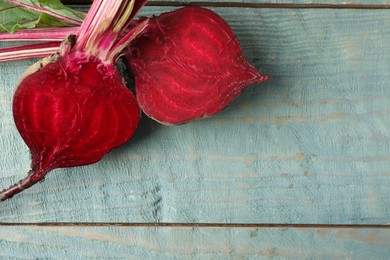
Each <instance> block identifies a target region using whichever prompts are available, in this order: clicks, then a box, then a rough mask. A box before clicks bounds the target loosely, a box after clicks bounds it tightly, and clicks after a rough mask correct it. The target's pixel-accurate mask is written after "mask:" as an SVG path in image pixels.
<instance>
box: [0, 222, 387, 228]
mask: <svg viewBox="0 0 390 260" xmlns="http://www.w3.org/2000/svg"><path fill="white" fill-rule="evenodd" d="M2 226H3V227H4V226H14V227H20V226H41V227H50V226H53V227H58V226H63V227H134V228H136V227H161V228H164V227H165V228H258V229H265V228H267V229H268V228H275V229H284V228H297V229H302V228H306V229H330V228H331V229H390V224H389V225H387V224H384V225H379V224H361V225H359V224H265V223H264V224H261V223H259V224H246V223H231V224H223V223H124V222H123V223H121V222H118V223H114V222H95V223H94V222H37V223H11V222H2V223H0V227H2Z"/></svg>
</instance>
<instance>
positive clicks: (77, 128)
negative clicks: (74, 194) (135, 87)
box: [0, 52, 140, 201]
mask: <svg viewBox="0 0 390 260" xmlns="http://www.w3.org/2000/svg"><path fill="white" fill-rule="evenodd" d="M13 113H14V119H15V123H16V126H17V128H18V130H19V132H20V134H21V136H22V138H23V139H24V141H25V143H26V144H27V146H28V147H29V148H30V151H31V156H32V170H31V172H30V174H29V176H28V177H27V178H26V179H24V180H22V181H21V182H19V183H18V184H16V185H14V186H13V187H11V188H10V189H8V191H3V192H2V193H0V201H2V200H5V199H7V198H10V197H12V196H13V195H15V194H16V193H18V192H20V191H22V190H23V189H25V188H28V187H30V186H32V185H33V184H34V183H36V182H38V181H40V180H42V179H43V178H44V176H45V175H46V174H47V172H49V171H50V170H53V169H55V168H63V167H73V166H80V165H86V164H91V163H94V162H97V161H99V160H100V159H101V158H102V157H103V155H104V154H106V153H108V152H109V151H110V150H111V149H113V148H115V147H117V146H119V145H121V144H123V143H125V142H126V141H128V140H129V139H130V137H131V136H132V135H133V133H134V131H135V129H136V127H137V125H138V122H139V118H140V110H139V107H138V104H137V102H136V99H135V97H134V95H133V94H132V93H131V92H130V91H129V90H128V89H127V88H126V87H125V86H124V85H123V81H122V78H121V76H120V75H119V74H118V73H117V71H116V69H115V68H114V66H113V65H107V64H104V63H103V62H102V61H100V60H99V59H98V58H96V57H93V56H87V55H85V54H84V53H80V52H74V53H71V54H69V55H65V56H64V57H60V58H59V59H58V60H57V61H55V62H52V63H49V64H48V65H46V66H45V67H43V68H42V69H41V70H39V71H37V72H35V73H33V74H31V75H29V76H28V77H26V78H25V79H24V80H23V81H22V82H21V83H20V85H19V87H18V88H17V90H16V93H15V96H14V100H13Z"/></svg>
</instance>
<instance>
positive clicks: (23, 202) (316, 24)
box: [0, 0, 390, 259]
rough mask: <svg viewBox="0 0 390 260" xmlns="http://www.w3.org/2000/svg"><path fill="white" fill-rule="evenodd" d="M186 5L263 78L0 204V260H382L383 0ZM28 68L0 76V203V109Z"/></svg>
mask: <svg viewBox="0 0 390 260" xmlns="http://www.w3.org/2000/svg"><path fill="white" fill-rule="evenodd" d="M367 3H370V4H367ZM180 5H185V2H177V1H175V2H170V1H168V2H160V1H158V2H153V1H151V2H149V4H148V6H146V7H145V8H143V9H142V12H141V15H147V16H150V15H152V14H159V13H161V12H163V11H169V10H173V9H176V8H179V7H180ZM196 5H204V6H208V7H209V8H211V9H212V10H214V11H216V12H217V13H218V14H220V15H221V16H222V17H224V18H225V19H226V20H227V21H228V23H229V24H230V25H231V27H232V28H233V29H234V31H235V32H236V34H237V37H238V39H239V41H240V42H241V44H242V48H243V50H244V52H245V54H246V56H247V57H248V59H249V60H250V61H251V62H252V63H254V64H255V65H256V67H257V68H259V69H260V70H261V71H262V72H264V73H269V74H271V75H272V76H273V78H272V80H271V81H269V82H267V83H265V84H261V85H253V86H251V87H249V88H247V89H246V90H245V91H244V92H243V93H242V95H241V96H240V97H239V98H238V99H237V100H236V101H235V102H234V103H233V104H232V105H231V106H229V108H227V109H226V110H224V111H223V112H222V113H220V114H219V115H217V116H214V117H211V118H209V119H207V120H203V121H198V122H194V123H190V124H185V125H181V126H176V127H166V126H161V125H159V124H157V123H154V122H152V121H151V120H149V119H146V118H143V119H142V125H141V127H140V128H139V129H138V131H137V133H136V135H135V137H134V138H133V139H132V140H131V141H130V142H129V143H128V144H126V145H124V146H123V147H121V148H119V149H116V150H114V151H113V152H111V153H110V154H108V155H107V156H105V158H104V160H102V161H101V162H99V163H97V164H94V165H90V166H85V167H79V168H72V169H60V170H55V171H54V172H52V173H51V174H49V175H48V177H47V178H46V181H45V182H43V183H40V184H38V185H35V186H34V187H33V188H31V189H29V190H27V191H25V192H24V193H22V194H20V195H18V196H16V197H15V198H13V199H12V200H9V201H6V202H4V203H2V204H0V258H55V259H61V258H69V259H84V258H126V259H259V258H261V257H264V258H265V257H276V258H281V259H283V258H292V259H302V258H324V259H388V258H389V257H390V229H389V227H390V226H389V223H390V71H389V70H390V10H388V8H390V1H389V0H377V1H374V0H372V1H365V0H348V1H341V0H313V1H309V0H299V1H298V0H297V1H293V0H268V1H267V0H241V1H239V2H231V1H225V2H219V1H218V0H216V1H213V2H210V1H207V2H203V1H202V2H197V3H196ZM31 63H32V61H24V62H15V63H9V64H5V65H4V64H1V65H0V75H1V78H0V101H1V110H0V117H1V122H0V153H1V154H0V189H2V188H5V187H7V186H8V185H10V184H11V183H13V182H15V181H16V180H18V179H20V178H22V177H23V176H25V174H26V173H27V171H28V170H29V166H30V158H29V157H30V156H29V152H28V149H27V147H26V146H25V144H24V142H23V141H22V139H21V138H20V136H19V134H18V132H17V130H16V128H15V127H14V123H13V119H12V113H11V101H12V95H13V91H14V88H15V84H16V81H17V78H18V76H19V75H20V74H21V73H22V72H23V71H24V69H25V68H26V67H27V66H28V65H29V64H31Z"/></svg>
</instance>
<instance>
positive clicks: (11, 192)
mask: <svg viewBox="0 0 390 260" xmlns="http://www.w3.org/2000/svg"><path fill="white" fill-rule="evenodd" d="M46 174H47V172H43V173H42V172H34V171H30V172H29V173H28V175H27V177H26V178H24V179H21V180H20V181H18V182H17V183H15V184H14V185H12V186H11V187H9V188H8V189H5V190H2V191H1V192H0V202H1V201H5V200H7V199H10V198H12V197H13V196H15V195H16V194H18V193H20V192H22V191H24V190H26V189H28V188H30V187H31V186H33V185H34V184H36V183H37V182H40V181H43V179H44V178H45V176H46Z"/></svg>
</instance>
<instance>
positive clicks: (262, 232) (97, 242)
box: [0, 226, 390, 259]
mask: <svg viewBox="0 0 390 260" xmlns="http://www.w3.org/2000/svg"><path fill="white" fill-rule="evenodd" d="M389 241H390V231H389V230H382V229H301V228H294V229H273V228H271V229H267V228H266V229H256V228H233V229H231V228H155V227H139V228H128V227H61V226H52V227H23V226H19V227H1V228H0V246H1V248H2V250H1V252H0V257H2V258H4V259H14V258H63V257H64V256H66V258H69V259H85V258H104V259H106V258H115V259H122V258H123V259H178V258H180V259H259V258H268V257H277V258H278V259H387V258H388V256H389V254H390V242H389Z"/></svg>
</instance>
